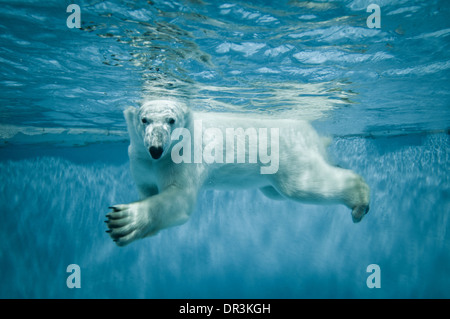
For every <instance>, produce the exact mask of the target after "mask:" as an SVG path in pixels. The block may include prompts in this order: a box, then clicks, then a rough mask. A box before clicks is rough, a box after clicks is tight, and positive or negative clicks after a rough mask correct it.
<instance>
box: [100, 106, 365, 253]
mask: <svg viewBox="0 0 450 319" xmlns="http://www.w3.org/2000/svg"><path fill="white" fill-rule="evenodd" d="M124 115H125V119H126V123H127V128H128V133H129V136H130V145H129V148H128V154H129V158H130V166H131V173H132V177H133V178H134V180H135V182H136V185H137V188H138V191H139V194H140V197H141V200H140V201H137V202H133V203H130V204H122V205H114V206H111V207H110V209H112V211H110V212H109V213H108V214H107V215H106V217H107V220H106V221H105V222H106V224H107V226H108V228H109V229H108V230H107V232H108V233H109V235H110V236H111V238H112V239H113V240H114V242H115V243H116V244H117V245H119V246H124V245H127V244H129V243H131V242H132V241H134V240H137V239H140V238H144V237H147V236H152V235H155V234H157V233H158V232H159V231H160V230H162V229H165V228H168V227H171V226H175V225H181V224H183V223H185V222H186V221H187V220H188V218H189V215H190V214H191V212H192V211H193V209H194V206H195V204H196V200H197V196H198V194H199V192H200V191H201V190H202V189H205V188H216V189H217V188H219V189H230V188H233V189H235V188H238V187H241V188H249V187H253V188H254V187H257V188H259V189H260V190H261V191H262V193H263V194H264V195H266V196H268V197H270V198H272V199H276V200H283V199H292V200H296V201H302V202H309V203H342V204H345V205H346V206H348V207H349V208H350V209H351V210H352V219H353V221H354V222H359V221H360V220H361V219H362V218H363V216H364V215H365V214H367V212H368V210H369V187H368V185H367V184H366V183H365V182H364V180H363V178H362V177H360V176H359V175H357V174H355V173H354V172H352V171H351V170H347V169H343V168H339V167H335V166H333V165H330V164H329V163H328V162H327V159H326V158H327V156H326V151H325V149H326V145H325V144H326V143H324V139H323V138H321V137H320V136H319V135H318V134H317V133H316V131H315V130H314V129H313V128H312V126H311V125H310V124H309V123H307V122H305V121H302V120H292V119H267V118H259V117H257V116H254V115H251V116H250V115H245V116H244V115H239V114H234V113H232V114H226V113H212V112H206V113H203V112H194V111H192V110H190V109H189V108H188V106H187V105H186V104H185V103H183V102H181V101H176V100H144V101H143V102H142V103H141V105H140V107H139V108H135V107H129V108H128V109H126V110H125V111H124ZM199 124H201V126H200V127H199ZM269 128H270V129H271V131H270V133H271V134H270V137H271V138H270V139H269V134H268V130H267V129H269ZM230 129H235V131H234V134H235V135H234V136H232V139H231V140H227V141H225V142H224V141H223V140H221V138H223V136H227V137H228V135H229V134H228V135H227V133H229V132H230V131H229V130H230ZM238 129H240V131H239V130H238ZM244 130H245V131H244ZM183 132H184V133H185V134H184V135H183V134H181V133H183ZM236 132H238V133H236ZM242 132H244V134H242ZM258 132H259V134H258ZM186 133H189V134H186ZM255 133H256V135H255ZM195 134H196V136H194V139H196V140H195V141H194V143H193V144H194V145H193V144H192V143H191V141H190V140H189V138H192V135H195ZM254 138H255V139H254ZM258 138H259V143H257V142H256V140H257V139H258ZM254 142H256V144H255V143H254ZM239 143H240V144H239ZM236 145H238V147H236ZM239 145H240V148H239ZM243 145H244V146H245V147H244V152H245V153H244V154H237V153H238V151H239V150H242V146H243ZM247 145H248V147H247ZM225 146H226V147H227V153H226V154H225V153H223V152H221V148H224V147H225ZM261 146H265V147H266V148H265V149H263V150H261V148H260V149H259V156H255V154H257V155H258V153H257V151H258V150H257V148H258V147H261ZM230 149H231V151H230ZM198 151H200V152H202V151H203V153H201V155H199V154H196V152H198ZM269 153H271V155H273V156H272V163H270V166H269V165H268V164H269V163H268V160H267V155H268V154H269ZM242 155H244V156H242ZM262 155H266V160H265V161H262V159H263V156H262ZM275 155H276V156H275ZM239 156H241V160H239V158H238V157H239ZM255 158H259V159H260V160H259V161H258V160H255ZM225 159H227V160H225ZM242 159H245V160H244V161H243V160H242ZM263 168H266V169H267V171H266V172H263V171H262V169H263ZM269 168H270V169H269Z"/></svg>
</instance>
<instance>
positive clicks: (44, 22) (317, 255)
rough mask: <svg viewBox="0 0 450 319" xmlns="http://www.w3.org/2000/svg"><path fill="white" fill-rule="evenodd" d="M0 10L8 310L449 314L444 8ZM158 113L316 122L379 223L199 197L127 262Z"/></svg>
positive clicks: (87, 3)
mask: <svg viewBox="0 0 450 319" xmlns="http://www.w3.org/2000/svg"><path fill="white" fill-rule="evenodd" d="M0 3H1V10H0V30H1V31H0V75H1V77H0V177H1V183H0V205H1V207H2V209H1V212H0V215H1V219H2V222H1V223H0V236H1V241H0V274H1V279H0V298H2V299H9V298H27V299H28V298H30V299H31V298H39V299H40V298H69V299H72V298H133V299H134V298H150V299H153V298H157V299H166V298H167V299H172V298H181V299H195V298H273V299H278V298H286V299H303V298H333V299H334V298H357V299H359V298H364V299H365V298H369V299H372V298H393V299H397V298H408V299H410V298H450V164H449V163H450V136H449V132H450V130H449V129H450V2H448V1H445V0H440V1H439V0H432V1H419V0H332V1H320V0H316V1H301V0H282V1H270V0H266V1H264V0H251V1H237V0H230V1H216V0H178V1H175V0H148V1H147V0H146V1H141V0H137V1H131V0H130V1H128V0H110V1H98V0H68V1H65V0H49V1H38V0H29V1H27V0H10V1H2V0H0ZM158 99H171V100H179V101H183V102H184V103H186V104H187V105H188V106H189V108H190V109H191V110H192V111H196V112H217V113H224V114H229V113H231V114H234V115H237V116H238V117H240V118H243V119H251V118H252V116H255V115H256V114H257V115H258V116H263V117H265V118H268V119H273V120H278V119H296V120H306V121H308V122H310V123H311V125H312V126H313V127H314V128H315V130H317V132H318V133H319V134H320V135H321V136H324V137H329V138H330V140H331V142H330V144H329V146H328V148H327V153H328V158H329V161H330V162H331V163H333V165H336V166H339V167H342V168H345V169H350V170H352V171H353V172H355V173H357V174H359V175H360V176H362V177H363V178H364V180H365V182H366V183H367V185H368V186H369V187H370V211H369V212H368V214H367V215H366V216H365V217H364V219H363V220H362V221H361V222H359V223H354V222H353V221H352V216H351V210H350V209H349V208H348V207H346V206H344V205H342V204H329V203H324V204H323V205H322V204H311V203H306V202H305V203H302V202H297V201H292V200H283V201H279V200H273V199H270V198H268V197H266V196H264V194H263V193H262V192H260V191H259V190H258V188H256V187H255V188H248V189H244V190H241V189H237V188H236V189H233V188H232V189H228V190H223V189H205V190H203V191H201V192H200V193H199V194H198V199H197V202H196V205H195V208H194V210H193V211H192V214H191V215H190V218H189V220H188V221H187V222H186V223H184V224H183V225H180V226H176V227H170V228H167V229H164V230H161V231H160V232H159V233H158V234H157V235H155V236H152V237H147V238H143V239H140V240H136V241H134V242H132V243H131V244H129V245H126V246H123V247H119V246H118V245H116V244H115V243H114V241H113V240H112V239H111V237H110V236H109V234H108V233H106V232H105V231H107V230H108V227H107V225H105V222H104V221H105V215H106V214H108V213H109V212H110V211H111V209H110V208H109V207H111V206H112V205H116V204H126V203H130V202H134V201H137V200H139V192H138V188H137V186H136V183H135V181H134V178H133V176H132V173H131V171H130V159H129V156H128V146H129V144H130V139H129V134H128V131H127V124H126V121H125V118H124V111H125V110H126V109H127V108H129V107H130V106H131V107H139V105H140V102H141V101H142V100H158ZM292 164H293V165H295V163H292Z"/></svg>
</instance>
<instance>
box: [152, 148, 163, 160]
mask: <svg viewBox="0 0 450 319" xmlns="http://www.w3.org/2000/svg"><path fill="white" fill-rule="evenodd" d="M149 151H150V155H151V156H152V157H153V158H154V159H158V158H160V157H161V154H162V153H163V148H162V147H160V146H158V147H155V146H152V147H150V148H149Z"/></svg>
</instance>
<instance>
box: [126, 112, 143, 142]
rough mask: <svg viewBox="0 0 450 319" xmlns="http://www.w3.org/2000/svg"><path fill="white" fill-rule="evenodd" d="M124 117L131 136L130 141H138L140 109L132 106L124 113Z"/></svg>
mask: <svg viewBox="0 0 450 319" xmlns="http://www.w3.org/2000/svg"><path fill="white" fill-rule="evenodd" d="M123 115H124V116H125V120H126V122H127V128H128V134H129V135H130V140H131V142H132V143H133V141H136V140H137V139H138V138H139V137H138V135H137V130H136V127H137V123H139V122H138V109H137V108H135V107H133V106H130V107H129V108H127V109H126V110H125V111H123Z"/></svg>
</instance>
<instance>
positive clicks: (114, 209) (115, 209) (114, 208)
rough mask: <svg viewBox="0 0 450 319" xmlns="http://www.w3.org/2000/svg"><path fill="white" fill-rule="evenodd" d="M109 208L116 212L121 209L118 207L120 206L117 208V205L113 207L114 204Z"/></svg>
mask: <svg viewBox="0 0 450 319" xmlns="http://www.w3.org/2000/svg"><path fill="white" fill-rule="evenodd" d="M108 208H109V209H112V210H113V211H114V212H118V211H120V209H118V208H116V207H113V206H110V207H108Z"/></svg>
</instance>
